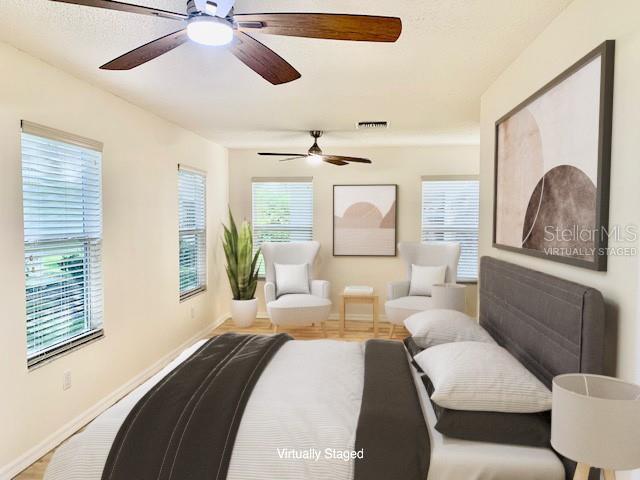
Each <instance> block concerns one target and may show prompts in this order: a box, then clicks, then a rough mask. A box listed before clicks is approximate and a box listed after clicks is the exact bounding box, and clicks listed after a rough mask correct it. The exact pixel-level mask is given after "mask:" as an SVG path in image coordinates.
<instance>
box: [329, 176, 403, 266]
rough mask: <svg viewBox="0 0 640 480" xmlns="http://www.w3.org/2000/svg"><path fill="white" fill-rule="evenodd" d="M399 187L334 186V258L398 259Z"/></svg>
mask: <svg viewBox="0 0 640 480" xmlns="http://www.w3.org/2000/svg"><path fill="white" fill-rule="evenodd" d="M397 199H398V186H397V185H334V186H333V255H334V256H375V257H380V256H385V257H394V256H395V255H396V219H397Z"/></svg>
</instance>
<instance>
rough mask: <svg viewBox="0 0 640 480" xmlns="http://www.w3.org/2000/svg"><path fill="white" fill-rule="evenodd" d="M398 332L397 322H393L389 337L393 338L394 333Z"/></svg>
mask: <svg viewBox="0 0 640 480" xmlns="http://www.w3.org/2000/svg"><path fill="white" fill-rule="evenodd" d="M394 333H396V324H395V323H392V324H391V329H390V330H389V338H393V334H394Z"/></svg>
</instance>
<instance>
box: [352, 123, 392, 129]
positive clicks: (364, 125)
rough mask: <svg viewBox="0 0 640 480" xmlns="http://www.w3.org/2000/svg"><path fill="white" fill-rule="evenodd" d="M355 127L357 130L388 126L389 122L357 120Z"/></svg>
mask: <svg viewBox="0 0 640 480" xmlns="http://www.w3.org/2000/svg"><path fill="white" fill-rule="evenodd" d="M356 128H357V129H358V130H371V129H380V128H389V122H358V125H356Z"/></svg>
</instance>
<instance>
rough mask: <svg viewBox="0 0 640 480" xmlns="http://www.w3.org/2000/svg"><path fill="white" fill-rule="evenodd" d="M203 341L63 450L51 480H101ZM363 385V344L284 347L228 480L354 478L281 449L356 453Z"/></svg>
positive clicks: (336, 466)
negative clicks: (114, 448) (118, 442)
mask: <svg viewBox="0 0 640 480" xmlns="http://www.w3.org/2000/svg"><path fill="white" fill-rule="evenodd" d="M203 343H204V341H200V342H198V343H196V344H195V345H193V346H191V347H190V348H188V349H187V350H185V351H184V352H183V353H182V354H180V356H179V357H178V358H176V359H175V360H174V361H173V362H171V363H170V364H169V365H168V366H167V367H166V368H164V369H163V370H162V371H161V372H159V373H158V374H157V375H155V376H154V377H152V378H151V379H150V380H148V381H147V382H145V383H144V384H143V385H141V386H140V387H139V388H137V389H136V390H134V391H133V392H132V393H131V394H129V395H128V396H126V397H125V398H124V399H122V400H121V401H120V402H118V403H117V404H115V405H114V406H113V407H111V408H109V409H108V410H107V411H105V412H104V413H103V414H101V415H100V416H99V417H98V418H96V419H95V420H94V421H93V422H92V423H91V424H90V425H89V426H87V428H86V429H85V430H84V431H82V432H81V433H79V434H77V435H75V436H74V437H72V438H71V439H70V440H69V441H68V442H66V443H65V444H63V445H62V446H60V447H59V448H58V449H57V450H56V452H55V454H54V455H53V458H52V459H51V462H50V464H49V467H48V468H47V471H46V473H45V477H44V478H45V480H100V478H101V476H102V470H103V468H104V465H105V463H106V461H107V457H108V455H109V450H110V448H111V444H112V443H113V440H114V439H115V436H116V434H117V433H118V430H119V429H120V426H121V425H122V423H123V422H124V420H125V419H126V417H127V415H128V413H129V412H130V411H131V409H132V408H133V407H134V406H135V404H136V403H137V402H138V400H139V399H140V398H141V397H142V396H143V395H144V394H145V393H146V392H148V391H149V390H150V389H151V388H152V387H153V385H155V384H156V383H158V381H160V379H162V378H163V377H164V376H165V375H166V374H167V373H169V372H170V371H171V370H173V369H174V368H175V367H176V366H177V365H179V364H180V363H181V362H182V361H184V360H185V359H186V358H188V356H189V355H191V354H192V353H193V352H194V351H195V350H197V349H198V348H199V347H200V345H202V344H203ZM363 381H364V356H363V345H362V344H360V343H351V342H349V343H348V342H338V341H332V340H314V341H295V340H293V341H290V342H287V343H286V344H284V345H283V346H282V347H281V348H280V350H279V351H278V353H277V354H276V355H275V356H274V357H273V359H272V360H271V362H270V363H269V365H268V366H267V368H266V369H265V370H264V372H263V374H262V376H261V377H260V379H259V380H258V382H257V383H256V385H255V388H254V390H253V393H252V395H251V398H250V399H249V402H248V403H247V406H246V408H245V411H244V414H243V416H242V421H241V423H240V428H239V430H238V435H237V437H236V442H235V445H234V449H233V455H232V457H231V463H230V466H229V472H228V475H227V480H254V479H255V480H258V479H260V480H273V479H278V480H288V479H296V480H325V479H326V480H329V479H331V480H351V478H353V461H349V462H345V461H343V460H340V459H335V458H334V459H331V458H325V457H324V455H321V456H320V458H319V460H318V461H311V460H304V459H302V460H298V459H294V458H292V459H289V460H281V459H280V458H279V455H278V448H280V449H296V450H298V451H302V450H305V449H310V448H315V449H318V450H324V449H325V448H332V449H336V450H352V449H353V446H354V444H355V434H356V427H357V423H358V416H359V413H360V404H361V401H362V388H363ZM322 454H324V452H322Z"/></svg>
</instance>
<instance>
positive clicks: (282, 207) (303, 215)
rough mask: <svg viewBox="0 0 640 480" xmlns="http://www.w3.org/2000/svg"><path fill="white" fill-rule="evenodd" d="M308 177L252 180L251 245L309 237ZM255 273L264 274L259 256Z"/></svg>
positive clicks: (310, 185) (310, 193)
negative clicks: (258, 265)
mask: <svg viewBox="0 0 640 480" xmlns="http://www.w3.org/2000/svg"><path fill="white" fill-rule="evenodd" d="M312 180H313V179H312V178H282V179H260V178H254V179H253V182H252V222H251V223H252V226H253V248H254V251H256V250H257V249H258V248H259V247H260V245H262V243H263V242H292V241H304V240H312V239H313V182H312ZM259 263H260V267H259V276H260V277H264V275H265V267H264V261H263V260H262V258H261V259H260V262H259Z"/></svg>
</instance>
